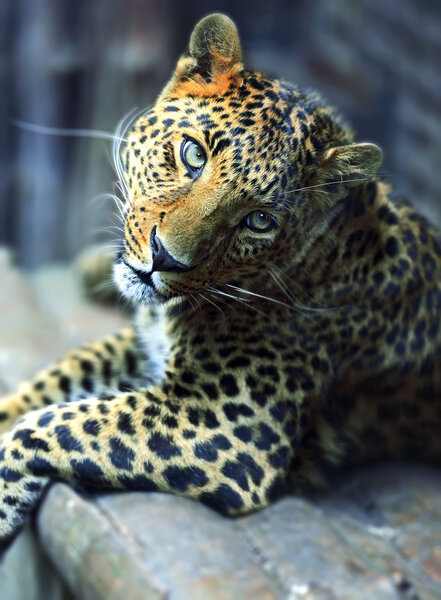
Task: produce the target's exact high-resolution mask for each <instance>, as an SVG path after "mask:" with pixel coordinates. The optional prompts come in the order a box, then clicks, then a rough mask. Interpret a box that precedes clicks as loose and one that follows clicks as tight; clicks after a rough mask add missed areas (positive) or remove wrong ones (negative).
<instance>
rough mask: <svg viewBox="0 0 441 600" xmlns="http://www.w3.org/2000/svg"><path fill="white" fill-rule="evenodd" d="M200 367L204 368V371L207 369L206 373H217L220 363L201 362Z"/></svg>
mask: <svg viewBox="0 0 441 600" xmlns="http://www.w3.org/2000/svg"><path fill="white" fill-rule="evenodd" d="M202 368H203V369H204V371H207V373H219V371H220V370H221V367H220V365H219V364H218V363H213V362H208V363H203V364H202Z"/></svg>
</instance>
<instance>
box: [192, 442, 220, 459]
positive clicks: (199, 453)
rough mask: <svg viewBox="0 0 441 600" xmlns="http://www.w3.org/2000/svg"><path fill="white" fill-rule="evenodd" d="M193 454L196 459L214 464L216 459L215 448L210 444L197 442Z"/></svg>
mask: <svg viewBox="0 0 441 600" xmlns="http://www.w3.org/2000/svg"><path fill="white" fill-rule="evenodd" d="M193 452H194V455H195V456H196V458H200V459H201V460H206V461H207V462H214V461H215V460H217V457H218V454H217V450H216V448H214V447H213V445H212V444H211V443H210V442H197V443H196V444H195V446H194V451H193Z"/></svg>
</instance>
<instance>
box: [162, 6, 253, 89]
mask: <svg viewBox="0 0 441 600" xmlns="http://www.w3.org/2000/svg"><path fill="white" fill-rule="evenodd" d="M242 70H243V62H242V49H241V45H240V39H239V33H238V31H237V27H236V25H235V24H234V22H233V21H232V20H231V19H230V18H229V17H227V16H226V15H222V14H218V13H215V14H212V15H208V16H207V17H204V18H203V19H202V20H201V21H199V23H197V24H196V26H195V28H194V30H193V32H192V34H191V37H190V43H189V46H188V50H187V52H186V53H185V54H184V55H183V56H182V57H181V58H180V59H179V61H178V64H177V65H176V70H175V72H174V74H173V76H172V78H171V80H170V81H169V83H168V85H167V86H166V88H165V90H164V91H163V93H162V95H165V94H167V93H170V92H176V90H179V89H181V88H184V89H183V93H197V91H196V88H195V84H199V86H204V84H205V85H206V87H209V86H210V84H211V87H218V86H219V85H222V84H226V83H227V82H229V83H231V82H232V80H234V79H235V78H237V77H238V76H239V73H240V72H241V71H242ZM192 85H193V88H192ZM187 88H189V89H187ZM205 91H207V90H205Z"/></svg>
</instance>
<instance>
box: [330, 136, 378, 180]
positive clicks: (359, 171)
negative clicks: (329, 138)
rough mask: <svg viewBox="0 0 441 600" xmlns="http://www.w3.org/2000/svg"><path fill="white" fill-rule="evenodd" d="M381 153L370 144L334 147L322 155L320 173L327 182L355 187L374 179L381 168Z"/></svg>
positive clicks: (376, 147)
mask: <svg viewBox="0 0 441 600" xmlns="http://www.w3.org/2000/svg"><path fill="white" fill-rule="evenodd" d="M382 158H383V152H382V150H381V148H380V147H379V146H377V145H376V144H370V143H361V144H347V145H345V146H335V147H334V148H330V149H329V150H327V151H326V152H325V154H324V157H323V159H322V163H321V168H320V172H321V175H322V177H324V178H325V180H326V181H327V182H333V183H338V182H342V183H344V185H345V186H346V187H355V186H357V185H360V184H361V183H363V182H364V181H369V180H370V179H375V177H376V176H377V174H378V170H379V168H380V166H381V162H382Z"/></svg>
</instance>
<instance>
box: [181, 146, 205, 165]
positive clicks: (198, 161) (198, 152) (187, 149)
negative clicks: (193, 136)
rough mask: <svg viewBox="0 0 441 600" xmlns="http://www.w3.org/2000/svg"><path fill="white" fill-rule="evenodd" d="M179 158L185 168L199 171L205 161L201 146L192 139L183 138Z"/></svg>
mask: <svg viewBox="0 0 441 600" xmlns="http://www.w3.org/2000/svg"><path fill="white" fill-rule="evenodd" d="M181 159H182V162H183V163H184V165H185V166H186V167H187V169H190V170H191V171H199V170H200V169H202V168H203V166H204V165H205V163H206V162H207V157H206V155H205V152H204V150H203V148H202V147H201V146H200V145H199V144H198V143H197V142H194V141H193V140H188V139H186V140H184V141H183V143H182V146H181Z"/></svg>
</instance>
